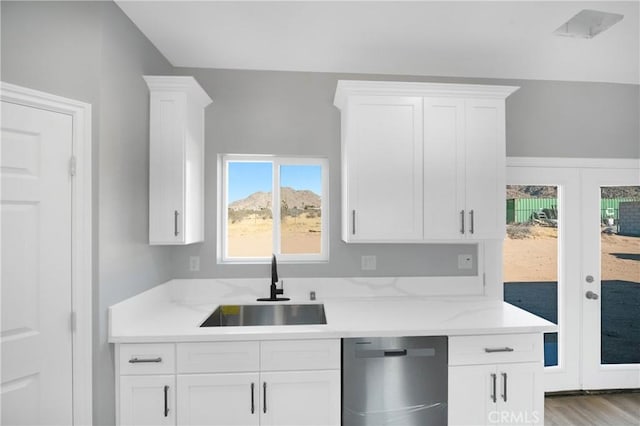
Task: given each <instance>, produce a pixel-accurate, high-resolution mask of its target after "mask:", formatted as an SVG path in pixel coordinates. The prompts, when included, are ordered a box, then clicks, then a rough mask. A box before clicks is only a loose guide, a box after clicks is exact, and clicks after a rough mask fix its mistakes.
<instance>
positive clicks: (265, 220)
mask: <svg viewBox="0 0 640 426" xmlns="http://www.w3.org/2000/svg"><path fill="white" fill-rule="evenodd" d="M272 186H273V167H272V164H271V163H270V162H244V161H230V162H228V163H227V201H228V206H227V244H226V248H227V256H229V257H270V256H271V254H272V253H273V215H272V210H271V207H272V206H271V203H272V196H271V188H272Z"/></svg>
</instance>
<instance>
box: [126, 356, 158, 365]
mask: <svg viewBox="0 0 640 426" xmlns="http://www.w3.org/2000/svg"><path fill="white" fill-rule="evenodd" d="M144 362H162V358H161V357H158V358H131V359H130V360H129V363H131V364H141V363H144Z"/></svg>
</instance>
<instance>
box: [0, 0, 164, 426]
mask: <svg viewBox="0 0 640 426" xmlns="http://www.w3.org/2000/svg"><path fill="white" fill-rule="evenodd" d="M1 8H2V9H1V13H2V23H1V24H2V28H1V30H2V33H1V38H2V46H1V48H2V51H1V52H2V70H1V72H2V80H3V81H5V82H9V83H13V84H18V85H21V86H26V87H30V88H33V89H37V90H42V91H45V92H49V93H53V94H57V95H61V96H65V97H69V98H73V99H77V100H81V101H84V102H88V103H90V104H92V108H93V123H92V124H93V176H92V177H93V196H94V197H93V198H94V199H93V225H94V230H93V241H94V248H93V261H94V264H93V267H94V272H93V277H94V279H93V299H94V303H93V310H94V313H93V317H94V318H93V333H94V342H93V345H94V350H93V363H94V364H93V368H94V374H93V410H94V424H114V422H115V403H114V395H115V394H114V392H115V391H114V373H113V368H114V366H113V349H112V348H111V347H110V345H109V344H108V343H107V307H108V306H109V305H112V304H114V303H116V302H119V301H121V300H123V299H126V298H128V297H130V296H133V295H135V294H137V293H140V292H141V291H144V290H146V289H148V288H151V287H153V286H155V285H157V284H159V283H161V282H164V281H166V280H168V279H170V278H171V277H172V270H171V266H170V265H171V250H170V249H169V248H166V247H150V246H149V245H148V244H147V241H148V201H147V200H148V196H149V191H148V161H149V160H148V158H149V155H148V138H149V135H148V122H149V117H148V110H149V103H148V97H149V94H148V93H149V92H148V90H147V88H146V85H145V83H144V80H143V79H142V75H143V74H171V73H172V71H173V69H172V67H171V66H170V64H169V63H168V62H167V61H166V59H165V58H164V57H163V56H162V55H161V54H160V53H159V52H158V51H157V50H156V49H155V48H154V46H153V45H152V44H151V43H150V42H149V41H148V40H147V39H146V38H145V37H144V36H142V34H141V33H140V32H139V31H138V29H137V28H136V27H135V26H134V25H133V24H132V23H131V22H130V21H129V20H128V18H127V17H126V16H125V15H124V14H123V13H122V12H121V11H120V9H119V8H118V7H117V6H116V5H115V4H114V3H111V2H70V3H64V2H63V3H53V2H19V3H18V2H16V3H13V2H6V1H2V3H1ZM87 284H89V283H87Z"/></svg>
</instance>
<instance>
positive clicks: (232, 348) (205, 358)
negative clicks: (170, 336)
mask: <svg viewBox="0 0 640 426" xmlns="http://www.w3.org/2000/svg"><path fill="white" fill-rule="evenodd" d="M177 352H178V373H226V372H228V373H230V372H238V371H258V369H259V368H260V343H259V342H206V343H205V342H202V343H178V350H177Z"/></svg>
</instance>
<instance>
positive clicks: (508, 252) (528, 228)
mask: <svg viewBox="0 0 640 426" xmlns="http://www.w3.org/2000/svg"><path fill="white" fill-rule="evenodd" d="M558 208H559V206H558V187H557V186H550V185H549V186H528V185H508V186H507V205H506V209H507V225H506V226H507V238H506V239H505V242H504V263H503V278H504V300H505V302H508V303H511V304H512V305H515V306H518V307H520V308H522V309H524V310H526V311H529V312H531V313H533V314H536V315H538V316H540V317H542V318H545V319H547V320H549V321H551V322H553V323H555V324H558V226H559V223H558V217H559V215H558ZM544 365H545V366H556V365H558V333H545V335H544Z"/></svg>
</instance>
